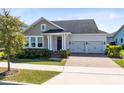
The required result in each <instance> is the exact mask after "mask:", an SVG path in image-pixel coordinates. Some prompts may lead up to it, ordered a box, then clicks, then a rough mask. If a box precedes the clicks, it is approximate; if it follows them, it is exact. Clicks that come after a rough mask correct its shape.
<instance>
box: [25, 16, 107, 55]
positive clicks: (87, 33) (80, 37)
mask: <svg viewBox="0 0 124 93" xmlns="http://www.w3.org/2000/svg"><path fill="white" fill-rule="evenodd" d="M24 34H25V36H26V37H27V44H26V46H25V48H36V49H39V48H47V49H49V50H52V51H59V50H61V49H62V50H67V49H69V50H70V51H71V52H72V53H104V51H105V48H106V39H107V38H106V37H107V35H106V33H105V32H103V31H101V30H99V29H98V27H97V25H96V23H95V21H94V20H93V19H86V20H62V21H49V20H47V19H45V18H43V17H41V18H40V19H38V20H37V21H35V22H34V23H33V24H32V25H31V26H30V27H29V28H28V29H27V30H26V31H25V33H24Z"/></svg>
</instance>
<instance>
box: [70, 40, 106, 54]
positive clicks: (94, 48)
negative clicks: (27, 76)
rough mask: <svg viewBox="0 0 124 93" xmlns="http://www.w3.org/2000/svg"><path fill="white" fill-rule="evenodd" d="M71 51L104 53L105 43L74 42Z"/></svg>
mask: <svg viewBox="0 0 124 93" xmlns="http://www.w3.org/2000/svg"><path fill="white" fill-rule="evenodd" d="M70 50H71V52H73V53H103V52H104V42H102V41H72V42H71V44H70Z"/></svg>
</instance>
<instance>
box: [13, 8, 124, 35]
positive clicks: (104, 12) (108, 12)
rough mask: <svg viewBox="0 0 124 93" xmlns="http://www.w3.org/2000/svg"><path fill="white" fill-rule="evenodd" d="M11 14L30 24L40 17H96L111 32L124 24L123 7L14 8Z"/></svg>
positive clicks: (98, 23) (67, 18)
mask: <svg viewBox="0 0 124 93" xmlns="http://www.w3.org/2000/svg"><path fill="white" fill-rule="evenodd" d="M11 14H12V15H14V16H17V17H20V19H21V20H22V21H24V22H25V23H26V24H28V25H30V24H32V23H33V22H34V21H35V20H37V19H38V18H40V17H44V18H46V19H48V20H71V19H94V20H95V21H96V24H97V26H98V28H99V29H101V30H104V31H106V32H109V33H110V32H114V31H116V30H117V29H119V27H120V26H121V25H122V24H124V9H123V8H122V9H120V8H118V9H116V8H104V9H103V8H15V9H14V8H12V9H11Z"/></svg>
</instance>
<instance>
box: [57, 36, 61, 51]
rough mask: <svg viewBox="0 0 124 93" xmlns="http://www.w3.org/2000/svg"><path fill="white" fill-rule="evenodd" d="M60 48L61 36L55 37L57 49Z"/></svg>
mask: <svg viewBox="0 0 124 93" xmlns="http://www.w3.org/2000/svg"><path fill="white" fill-rule="evenodd" d="M60 49H62V37H57V50H60Z"/></svg>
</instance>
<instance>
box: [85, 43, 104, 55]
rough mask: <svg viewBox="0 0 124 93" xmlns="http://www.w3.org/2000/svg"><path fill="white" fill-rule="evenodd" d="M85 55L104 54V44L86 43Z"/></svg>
mask: <svg viewBox="0 0 124 93" xmlns="http://www.w3.org/2000/svg"><path fill="white" fill-rule="evenodd" d="M87 53H104V42H102V41H89V42H88V43H87Z"/></svg>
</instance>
